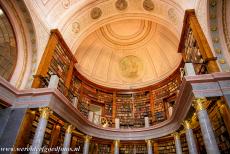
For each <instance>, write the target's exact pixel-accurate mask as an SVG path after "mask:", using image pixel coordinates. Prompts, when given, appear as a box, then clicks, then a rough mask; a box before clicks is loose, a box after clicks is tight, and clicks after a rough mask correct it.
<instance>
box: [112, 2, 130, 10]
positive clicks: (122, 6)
mask: <svg viewBox="0 0 230 154" xmlns="http://www.w3.org/2000/svg"><path fill="white" fill-rule="evenodd" d="M115 6H116V8H117V9H118V10H125V9H126V8H127V7H128V3H127V1H126V0H117V1H116V3H115Z"/></svg>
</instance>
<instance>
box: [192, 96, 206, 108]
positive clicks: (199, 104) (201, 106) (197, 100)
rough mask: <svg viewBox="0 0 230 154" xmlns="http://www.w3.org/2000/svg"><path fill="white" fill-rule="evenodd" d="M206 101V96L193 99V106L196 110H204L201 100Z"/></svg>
mask: <svg viewBox="0 0 230 154" xmlns="http://www.w3.org/2000/svg"><path fill="white" fill-rule="evenodd" d="M205 101H206V98H197V99H196V100H195V101H194V104H193V106H194V107H195V108H196V111H201V110H206V109H205V106H204V105H203V102H205Z"/></svg>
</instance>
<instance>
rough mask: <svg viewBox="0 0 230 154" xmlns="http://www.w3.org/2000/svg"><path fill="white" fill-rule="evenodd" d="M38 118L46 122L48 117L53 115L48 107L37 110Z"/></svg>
mask: <svg viewBox="0 0 230 154" xmlns="http://www.w3.org/2000/svg"><path fill="white" fill-rule="evenodd" d="M39 112H40V117H41V118H44V119H46V120H48V118H49V116H50V115H51V114H52V113H53V111H51V110H50V108H48V107H43V108H39Z"/></svg>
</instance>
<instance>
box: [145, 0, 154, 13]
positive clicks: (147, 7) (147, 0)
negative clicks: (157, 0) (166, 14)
mask: <svg viewBox="0 0 230 154" xmlns="http://www.w3.org/2000/svg"><path fill="white" fill-rule="evenodd" d="M143 8H144V9H145V10H146V11H152V10H154V4H153V2H152V0H144V2H143Z"/></svg>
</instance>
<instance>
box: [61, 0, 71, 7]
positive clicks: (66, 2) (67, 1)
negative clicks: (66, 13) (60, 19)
mask: <svg viewBox="0 0 230 154" xmlns="http://www.w3.org/2000/svg"><path fill="white" fill-rule="evenodd" d="M62 6H63V7H64V8H65V9H68V8H69V6H70V0H63V1H62Z"/></svg>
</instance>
